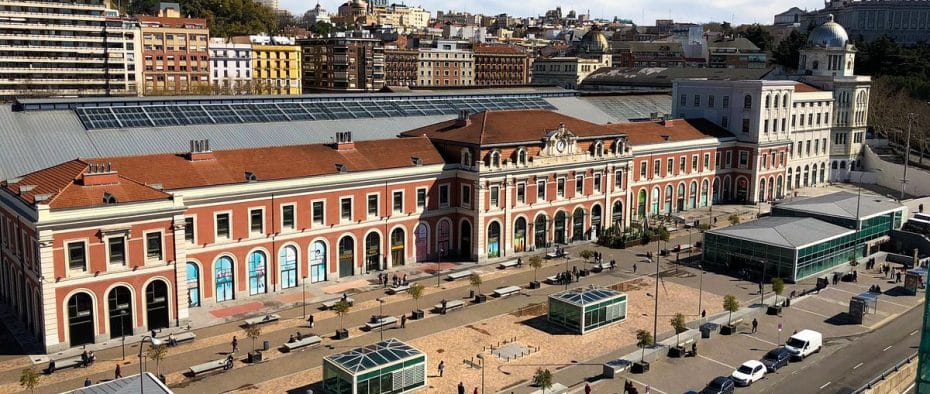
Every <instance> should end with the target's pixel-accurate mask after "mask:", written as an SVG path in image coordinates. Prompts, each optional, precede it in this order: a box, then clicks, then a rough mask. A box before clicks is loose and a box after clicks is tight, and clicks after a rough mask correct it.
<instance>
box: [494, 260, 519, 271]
mask: <svg viewBox="0 0 930 394" xmlns="http://www.w3.org/2000/svg"><path fill="white" fill-rule="evenodd" d="M516 266H517V260H510V261H505V262H503V263H500V264H498V265H497V268H500V269H507V268H510V267H516Z"/></svg>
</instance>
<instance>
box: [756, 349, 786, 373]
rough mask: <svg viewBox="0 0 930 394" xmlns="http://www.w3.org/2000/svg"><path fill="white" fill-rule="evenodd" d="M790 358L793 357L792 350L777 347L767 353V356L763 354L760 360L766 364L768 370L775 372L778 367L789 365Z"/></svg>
mask: <svg viewBox="0 0 930 394" xmlns="http://www.w3.org/2000/svg"><path fill="white" fill-rule="evenodd" d="M789 359H791V352H789V351H788V349H785V348H783V347H777V348H775V349H772V350H769V352H768V353H765V356H762V359H761V360H759V362H761V363H762V365H765V369H766V370H767V371H768V372H775V371H777V370H778V368H781V367H784V366H786V365H788V360H789Z"/></svg>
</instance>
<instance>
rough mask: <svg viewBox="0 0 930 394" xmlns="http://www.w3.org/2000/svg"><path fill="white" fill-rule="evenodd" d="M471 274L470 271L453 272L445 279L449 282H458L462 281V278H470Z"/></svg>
mask: <svg viewBox="0 0 930 394" xmlns="http://www.w3.org/2000/svg"><path fill="white" fill-rule="evenodd" d="M471 274H472V272H471V270H465V271H459V272H453V273H451V274H449V276H447V277H446V279H447V280H450V281H452V280H459V279H462V278H467V277H469V276H471Z"/></svg>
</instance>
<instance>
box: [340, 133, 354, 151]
mask: <svg viewBox="0 0 930 394" xmlns="http://www.w3.org/2000/svg"><path fill="white" fill-rule="evenodd" d="M336 150H338V151H346V150H355V143H354V142H352V132H351V131H338V132H336Z"/></svg>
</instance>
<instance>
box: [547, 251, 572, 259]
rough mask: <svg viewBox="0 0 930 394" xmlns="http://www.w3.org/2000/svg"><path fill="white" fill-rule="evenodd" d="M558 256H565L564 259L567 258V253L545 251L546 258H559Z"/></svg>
mask: <svg viewBox="0 0 930 394" xmlns="http://www.w3.org/2000/svg"><path fill="white" fill-rule="evenodd" d="M560 257H561V258H566V259H567V258H568V253H564V252H563V253H559V252H547V253H546V258H547V259H557V258H560Z"/></svg>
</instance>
